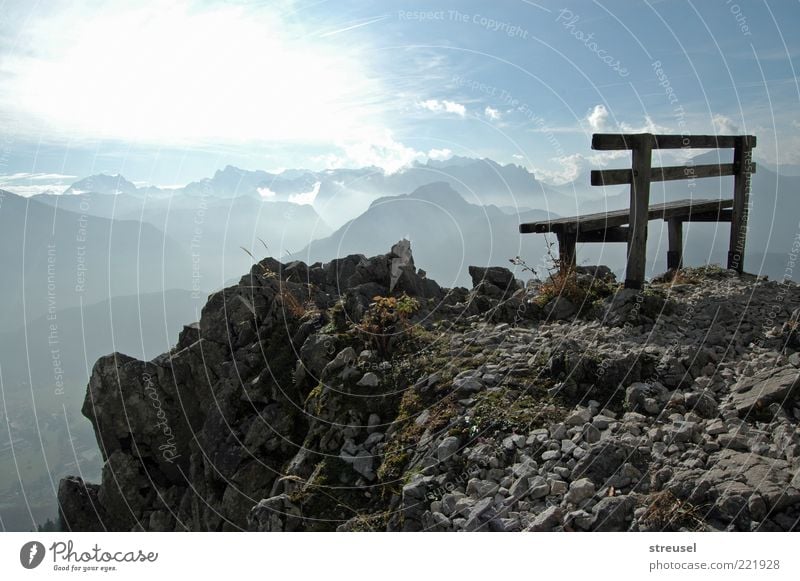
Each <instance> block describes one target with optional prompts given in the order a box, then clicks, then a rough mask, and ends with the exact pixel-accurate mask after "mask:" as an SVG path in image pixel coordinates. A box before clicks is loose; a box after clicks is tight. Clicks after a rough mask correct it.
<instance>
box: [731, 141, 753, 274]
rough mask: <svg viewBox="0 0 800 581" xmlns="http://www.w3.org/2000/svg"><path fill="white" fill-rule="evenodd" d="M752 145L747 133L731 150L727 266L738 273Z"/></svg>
mask: <svg viewBox="0 0 800 581" xmlns="http://www.w3.org/2000/svg"><path fill="white" fill-rule="evenodd" d="M752 160H753V146H752V142H751V140H750V137H749V136H748V135H743V136H741V137H737V138H736V148H735V149H734V150H733V165H734V167H735V168H736V174H735V176H734V178H733V211H732V212H731V214H732V216H731V238H730V243H729V246H728V268H729V269H730V270H735V271H736V272H738V273H739V274H742V273H743V272H744V247H745V240H746V238H747V218H748V212H749V208H748V198H749V197H750V163H751V162H752Z"/></svg>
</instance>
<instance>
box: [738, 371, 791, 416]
mask: <svg viewBox="0 0 800 581" xmlns="http://www.w3.org/2000/svg"><path fill="white" fill-rule="evenodd" d="M798 386H800V371H798V369H797V368H796V367H794V366H786V367H780V368H778V369H765V370H763V371H761V372H759V373H756V374H755V375H754V376H752V377H744V378H742V379H740V380H739V381H738V382H737V383H736V385H735V386H734V387H733V404H734V406H735V408H736V411H737V412H738V414H739V416H741V417H746V416H748V415H751V414H759V412H762V411H763V410H765V409H766V408H767V407H768V406H769V405H770V404H772V403H779V404H781V405H783V404H785V403H787V402H788V401H789V400H791V399H793V398H794V397H795V396H796V394H797V390H798Z"/></svg>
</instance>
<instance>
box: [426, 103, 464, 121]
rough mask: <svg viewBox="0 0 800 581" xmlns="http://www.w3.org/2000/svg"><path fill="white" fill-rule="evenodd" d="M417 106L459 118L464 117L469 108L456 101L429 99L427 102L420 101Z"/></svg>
mask: <svg viewBox="0 0 800 581" xmlns="http://www.w3.org/2000/svg"><path fill="white" fill-rule="evenodd" d="M417 106H418V107H420V108H422V109H427V110H428V111H433V112H435V113H441V112H444V113H453V114H455V115H458V116H459V117H464V116H465V115H466V114H467V108H466V107H465V106H464V105H462V104H461V103H456V102H455V101H447V100H444V101H440V100H438V99H428V100H426V101H420V102H419V103H417Z"/></svg>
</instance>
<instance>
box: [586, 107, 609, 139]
mask: <svg viewBox="0 0 800 581" xmlns="http://www.w3.org/2000/svg"><path fill="white" fill-rule="evenodd" d="M586 121H587V122H588V123H589V127H591V128H592V131H594V132H595V133H598V132H600V131H603V130H605V128H606V124H607V123H608V109H606V107H605V105H595V106H594V109H592V110H591V111H590V112H589V114H588V115H587V116H586Z"/></svg>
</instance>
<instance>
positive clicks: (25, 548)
mask: <svg viewBox="0 0 800 581" xmlns="http://www.w3.org/2000/svg"><path fill="white" fill-rule="evenodd" d="M44 553H45V550H44V545H43V544H42V543H40V542H39V541H30V542H28V543H25V544H24V545H22V548H21V549H20V550H19V562H20V563H22V566H23V567H25V568H26V569H35V568H36V567H38V566H39V565H41V564H42V561H43V560H44Z"/></svg>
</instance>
